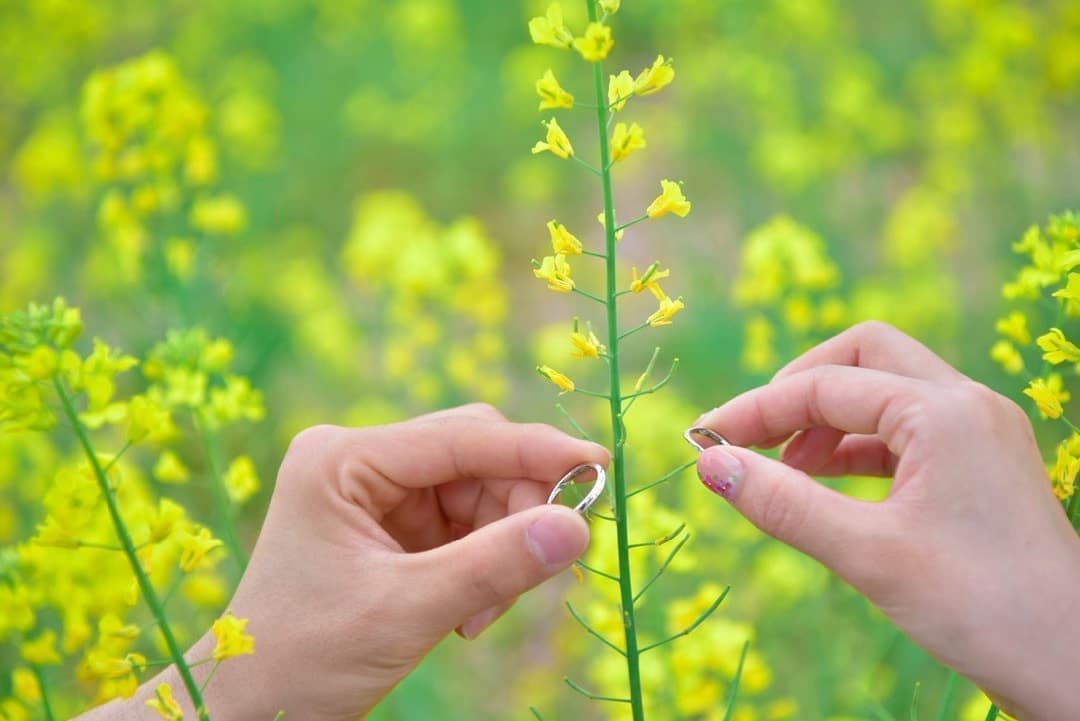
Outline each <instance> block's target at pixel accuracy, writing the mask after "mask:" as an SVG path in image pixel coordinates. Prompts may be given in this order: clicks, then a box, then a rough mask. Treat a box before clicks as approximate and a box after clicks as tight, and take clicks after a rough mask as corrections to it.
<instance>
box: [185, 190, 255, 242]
mask: <svg viewBox="0 0 1080 721" xmlns="http://www.w3.org/2000/svg"><path fill="white" fill-rule="evenodd" d="M191 226H192V227H193V228H195V229H196V230H201V231H203V232H206V233H211V234H214V235H236V234H238V233H240V232H241V231H242V230H244V228H245V227H246V226H247V212H246V211H245V210H244V206H243V205H241V204H240V201H239V200H237V199H236V198H235V197H233V196H231V195H222V196H220V197H217V198H203V199H201V200H198V201H196V202H195V205H194V207H193V208H192V209H191Z"/></svg>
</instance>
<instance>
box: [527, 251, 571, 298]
mask: <svg viewBox="0 0 1080 721" xmlns="http://www.w3.org/2000/svg"><path fill="white" fill-rule="evenodd" d="M533 275H535V276H536V277H537V278H540V279H541V280H546V281H547V284H548V288H550V289H551V290H553V291H555V292H557V293H569V292H571V291H572V290H574V281H573V279H572V278H571V277H570V264H569V263H567V262H566V256H565V255H562V254H559V255H553V256H552V255H549V256H546V257H545V258H544V261H543V263H541V264H540V267H538V268H535V269H534V270H533Z"/></svg>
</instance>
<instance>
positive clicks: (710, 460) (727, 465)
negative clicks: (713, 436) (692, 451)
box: [697, 446, 743, 501]
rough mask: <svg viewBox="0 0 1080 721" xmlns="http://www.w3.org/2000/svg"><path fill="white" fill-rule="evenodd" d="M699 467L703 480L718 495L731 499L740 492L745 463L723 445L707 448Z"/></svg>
mask: <svg viewBox="0 0 1080 721" xmlns="http://www.w3.org/2000/svg"><path fill="white" fill-rule="evenodd" d="M697 467H698V477H699V478H700V479H701V482H702V483H703V484H705V487H706V488H708V489H709V490H710V491H712V492H713V493H715V494H716V495H718V496H720V497H722V498H725V499H727V500H729V501H731V500H733V499H734V498H735V496H736V494H738V492H739V487H740V485H741V484H740V481H741V480H742V478H743V465H742V463H741V462H740V461H739V459H738V458H736V457H735V456H733V455H731V454H730V453H728V452H727V451H725V450H724V449H723V447H722V446H712V447H710V448H706V449H705V450H704V451H703V452H702V453H701V458H700V459H699V460H698V466H697Z"/></svg>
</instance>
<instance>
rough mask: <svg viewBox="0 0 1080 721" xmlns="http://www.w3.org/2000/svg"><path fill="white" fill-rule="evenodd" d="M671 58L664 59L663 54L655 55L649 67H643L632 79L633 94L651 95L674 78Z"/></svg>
mask: <svg viewBox="0 0 1080 721" xmlns="http://www.w3.org/2000/svg"><path fill="white" fill-rule="evenodd" d="M671 62H672V61H671V59H670V58H668V59H667V60H665V59H664V56H663V55H657V56H656V60H655V61H654V62H653V64H652V66H651V67H648V68H645V69H644V70H642V71H641V72H640V73H638V76H637V78H636V79H635V80H634V94H636V95H652V94H653V93H656V92H659V91H660V90H663V89H664V88H665V87H667V86H668V85H671V81H672V80H674V79H675V68H673V67H671Z"/></svg>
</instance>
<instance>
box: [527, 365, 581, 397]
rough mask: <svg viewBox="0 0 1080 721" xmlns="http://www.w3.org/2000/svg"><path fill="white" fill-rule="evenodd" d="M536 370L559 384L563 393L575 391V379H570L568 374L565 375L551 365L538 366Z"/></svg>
mask: <svg viewBox="0 0 1080 721" xmlns="http://www.w3.org/2000/svg"><path fill="white" fill-rule="evenodd" d="M536 372H537V373H539V374H540V375H542V376H544V377H545V378H547V379H548V380H549V381H551V382H552V383H554V384H555V385H556V386H558V387H559V390H561V391H562V392H563V393H573V392H574V388H575V386H574V381H572V380H570V379H569V378H568V377H567V376H565V375H563V374H562V373H560V372H559V371H557V370H555V369H554V368H552V367H551V366H537V367H536Z"/></svg>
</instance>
